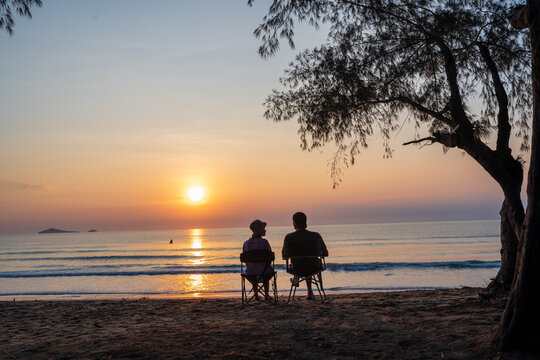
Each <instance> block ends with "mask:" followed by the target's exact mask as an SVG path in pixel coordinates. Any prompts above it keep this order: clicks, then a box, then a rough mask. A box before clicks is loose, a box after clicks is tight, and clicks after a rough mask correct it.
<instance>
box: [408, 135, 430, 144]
mask: <svg viewBox="0 0 540 360" xmlns="http://www.w3.org/2000/svg"><path fill="white" fill-rule="evenodd" d="M423 141H431V143H432V144H433V143H434V142H436V141H437V139H435V138H434V137H433V136H428V137H425V138H421V139H418V140H411V141H407V142H404V143H403V144H402V145H410V144H418V143H421V142H423Z"/></svg>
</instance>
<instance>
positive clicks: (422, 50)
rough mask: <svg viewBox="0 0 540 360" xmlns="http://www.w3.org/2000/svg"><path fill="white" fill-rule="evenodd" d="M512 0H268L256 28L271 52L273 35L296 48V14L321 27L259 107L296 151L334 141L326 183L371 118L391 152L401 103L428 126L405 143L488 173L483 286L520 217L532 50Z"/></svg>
mask: <svg viewBox="0 0 540 360" xmlns="http://www.w3.org/2000/svg"><path fill="white" fill-rule="evenodd" d="M252 2H253V0H249V1H248V4H251V3H252ZM513 7H515V4H514V3H513V2H510V1H508V2H501V1H497V0H486V1H478V0H463V1H455V0H326V1H322V0H316V1H310V0H274V1H273V3H272V5H271V6H270V8H269V11H268V14H267V15H266V16H265V17H264V19H263V23H262V24H261V25H260V26H259V27H258V28H257V29H256V30H255V35H256V36H257V37H259V38H261V40H262V45H261V46H260V48H259V53H260V55H261V56H262V57H268V56H271V55H273V54H274V53H275V52H276V51H277V50H278V48H279V43H280V39H281V38H284V39H286V40H287V41H288V42H289V44H290V46H292V47H294V42H293V36H294V25H295V21H300V22H307V23H309V24H311V25H313V26H315V27H318V26H319V24H320V23H327V24H328V25H329V26H330V27H329V29H330V30H329V34H328V42H327V43H326V44H324V45H321V46H320V47H317V48H315V49H313V50H305V51H303V52H301V53H300V54H299V55H297V57H296V59H295V61H294V62H293V63H292V64H291V65H290V68H289V69H288V70H287V71H286V72H285V77H284V78H282V79H281V83H282V85H284V87H285V89H284V90H280V91H276V90H274V91H273V92H272V94H271V95H270V96H269V97H268V99H267V100H266V112H265V116H266V117H267V118H268V119H272V120H274V121H284V120H290V119H295V120H296V121H298V123H299V125H300V129H299V133H300V138H301V144H302V148H303V149H304V150H311V149H314V148H318V147H320V146H322V145H324V144H326V143H329V142H334V143H335V144H336V145H337V148H338V151H337V152H336V154H335V156H334V158H333V161H332V174H333V176H334V184H335V183H337V182H339V181H340V180H341V179H340V175H341V170H340V169H341V168H342V167H343V166H344V165H345V166H347V165H349V164H354V159H355V155H357V154H358V153H359V150H360V149H361V148H365V147H367V138H368V136H370V135H372V134H373V133H374V129H375V128H378V129H379V131H380V133H381V134H382V137H383V140H384V145H385V154H386V155H387V156H390V155H391V153H392V150H391V148H390V145H389V139H390V135H391V134H392V132H393V131H394V130H396V129H397V128H399V125H400V124H399V122H398V121H399V116H400V115H404V114H406V113H408V115H407V116H408V118H410V119H411V120H412V121H414V123H415V125H416V129H417V131H418V132H421V131H426V132H428V133H429V135H428V136H425V137H422V138H417V139H415V140H413V141H410V142H408V143H406V144H411V143H430V144H432V143H440V144H442V145H443V147H444V150H445V151H446V150H448V149H449V148H459V149H461V150H463V151H465V152H466V153H467V154H468V155H469V156H471V157H472V158H473V159H474V160H476V162H477V163H478V164H480V166H482V167H483V168H484V169H485V170H486V171H487V172H488V173H489V174H490V176H491V177H492V178H493V179H495V181H497V183H498V184H499V186H500V187H501V189H502V191H503V193H504V202H503V204H502V208H501V242H502V249H501V259H502V263H501V269H500V271H499V273H498V274H497V277H496V278H495V279H494V280H493V281H492V283H491V284H490V285H489V286H488V292H487V293H486V296H487V295H490V294H493V293H497V292H498V291H499V290H509V288H510V285H511V282H512V278H513V276H514V268H515V260H516V252H517V244H518V242H517V234H519V230H520V228H521V225H522V224H523V219H524V209H523V204H522V202H521V197H520V193H521V185H522V182H523V169H522V164H521V161H520V159H519V158H518V157H516V156H514V155H512V150H511V148H510V144H509V142H510V137H511V132H512V126H515V128H516V135H518V136H521V138H522V148H527V146H528V141H529V138H528V130H529V129H528V123H527V120H528V119H530V96H531V94H530V91H529V89H530V81H529V71H530V51H529V43H528V38H527V36H526V35H524V34H523V33H522V32H519V31H518V30H516V29H513V28H512V27H511V26H510V25H509V24H508V21H507V16H508V15H509V12H510V9H512V8H513ZM492 133H495V134H496V136H495V139H494V144H493V147H490V145H489V142H488V141H489V137H490V134H492Z"/></svg>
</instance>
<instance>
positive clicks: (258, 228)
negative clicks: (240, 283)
mask: <svg viewBox="0 0 540 360" xmlns="http://www.w3.org/2000/svg"><path fill="white" fill-rule="evenodd" d="M249 228H250V229H251V231H252V232H253V234H252V235H251V238H250V239H248V240H246V241H245V242H244V246H243V247H242V252H246V251H251V250H268V251H272V247H271V246H270V243H269V242H268V240H266V239H265V238H263V236H265V235H266V223H265V222H263V221H261V220H254V221H253V222H252V223H251V224H250V225H249ZM263 271H264V277H263V286H264V297H265V299H267V298H268V289H269V282H270V278H271V277H272V275H273V274H274V268H273V267H272V265H271V264H270V265H267V264H266V263H246V271H245V274H246V275H247V276H246V279H248V280H249V282H250V283H251V285H253V292H254V293H255V298H256V299H257V300H259V294H258V292H257V278H258V277H259V275H261V274H262V273H263Z"/></svg>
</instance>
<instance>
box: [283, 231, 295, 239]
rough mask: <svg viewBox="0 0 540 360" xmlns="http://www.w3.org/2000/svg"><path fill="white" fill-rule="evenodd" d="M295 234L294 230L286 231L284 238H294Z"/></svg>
mask: <svg viewBox="0 0 540 360" xmlns="http://www.w3.org/2000/svg"><path fill="white" fill-rule="evenodd" d="M295 234H296V231H295V232H292V233H288V234H287V235H285V240H287V239H291V238H294V237H295Z"/></svg>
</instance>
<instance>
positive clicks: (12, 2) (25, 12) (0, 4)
mask: <svg viewBox="0 0 540 360" xmlns="http://www.w3.org/2000/svg"><path fill="white" fill-rule="evenodd" d="M41 5H42V2H41V0H0V30H2V29H5V30H6V31H7V32H8V34H9V35H10V36H12V35H13V27H14V26H15V20H14V19H13V17H14V15H15V14H17V15H19V16H23V17H27V18H30V19H31V18H32V13H31V12H30V8H31V7H32V6H37V7H41Z"/></svg>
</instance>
